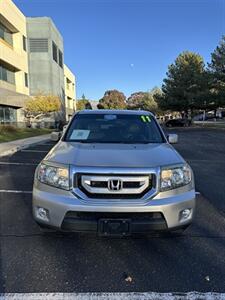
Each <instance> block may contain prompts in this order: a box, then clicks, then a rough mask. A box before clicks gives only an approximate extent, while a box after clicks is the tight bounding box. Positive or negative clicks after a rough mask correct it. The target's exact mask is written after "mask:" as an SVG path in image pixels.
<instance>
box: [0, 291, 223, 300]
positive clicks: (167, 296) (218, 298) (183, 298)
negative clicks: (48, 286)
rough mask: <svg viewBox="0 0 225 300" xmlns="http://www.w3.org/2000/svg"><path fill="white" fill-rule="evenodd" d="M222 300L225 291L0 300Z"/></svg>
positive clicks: (3, 297)
mask: <svg viewBox="0 0 225 300" xmlns="http://www.w3.org/2000/svg"><path fill="white" fill-rule="evenodd" d="M25 299H26V300H157V299H162V300H187V299H191V300H209V299H215V300H224V299H225V293H212V292H209V293H198V292H189V293H177V294H176V293H155V292H148V293H138V292H136V293H26V294H22V293H15V294H13V293H9V294H0V300H25Z"/></svg>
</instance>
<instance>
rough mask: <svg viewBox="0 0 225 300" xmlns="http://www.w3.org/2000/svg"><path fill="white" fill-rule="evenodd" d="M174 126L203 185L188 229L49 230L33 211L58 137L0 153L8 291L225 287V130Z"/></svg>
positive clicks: (0, 265) (2, 279)
mask: <svg viewBox="0 0 225 300" xmlns="http://www.w3.org/2000/svg"><path fill="white" fill-rule="evenodd" d="M170 131H173V132H176V133H178V134H179V138H180V140H179V143H178V144H177V145H176V149H177V150H178V151H179V152H180V153H181V154H182V155H183V157H184V158H185V159H186V160H187V161H188V162H189V163H190V165H191V166H192V168H193V170H194V173H195V178H196V190H197V191H199V192H200V193H201V195H199V196H198V199H197V214H196V219H195V221H194V223H193V225H192V226H191V227H190V228H189V229H188V230H187V231H185V233H184V234H183V235H172V236H170V235H166V236H160V235H159V236H158V235H152V236H147V237H143V236H142V237H133V238H127V239H109V238H108V239H106V238H99V237H96V236H93V235H81V234H70V235H56V234H49V235H44V234H43V233H42V232H41V231H40V229H39V227H38V226H37V225H36V224H35V222H34V221H33V219H32V215H31V196H32V195H31V190H32V183H33V175H34V170H35V168H36V166H37V164H38V163H39V161H40V160H41V159H42V158H43V157H44V156H45V155H46V153H47V151H49V150H50V149H51V147H52V146H53V144H52V142H47V143H45V144H42V145H38V146H33V147H30V148H28V149H26V150H22V151H20V152H18V153H16V154H14V155H13V156H11V157H4V158H3V157H2V158H0V293H16V292H19V293H28V292H30V293H35V292H90V291H91V292H102V291H104V292H128V291H129V292H131V291H139V292H143V291H154V292H189V291H199V292H209V291H210V292H225V180H224V178H225V177H224V172H225V130H219V129H216V130H213V129H197V128H184V129H172V130H170ZM128 276H130V278H131V279H132V280H129V281H127V280H125V279H126V278H127V277H128Z"/></svg>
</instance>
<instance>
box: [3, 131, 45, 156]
mask: <svg viewBox="0 0 225 300" xmlns="http://www.w3.org/2000/svg"><path fill="white" fill-rule="evenodd" d="M48 140H50V134H44V135H38V136H34V137H30V138H26V139H21V140H15V141H12V142H6V143H0V157H1V156H6V155H12V154H13V153H15V152H17V151H19V150H21V149H25V148H27V147H29V146H30V145H36V144H40V143H42V142H46V141H48Z"/></svg>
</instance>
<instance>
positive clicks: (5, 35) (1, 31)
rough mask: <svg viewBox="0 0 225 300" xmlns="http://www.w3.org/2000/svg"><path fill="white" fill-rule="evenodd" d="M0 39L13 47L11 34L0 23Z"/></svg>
mask: <svg viewBox="0 0 225 300" xmlns="http://www.w3.org/2000/svg"><path fill="white" fill-rule="evenodd" d="M0 38H1V39H3V40H4V41H5V42H7V43H8V44H9V45H11V46H13V37H12V33H11V32H10V31H9V30H8V29H7V28H6V27H5V26H4V25H3V24H2V23H0Z"/></svg>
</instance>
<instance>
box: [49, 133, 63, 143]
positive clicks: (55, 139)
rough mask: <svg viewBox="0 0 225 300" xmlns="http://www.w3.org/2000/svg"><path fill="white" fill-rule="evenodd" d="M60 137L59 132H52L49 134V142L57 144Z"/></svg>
mask: <svg viewBox="0 0 225 300" xmlns="http://www.w3.org/2000/svg"><path fill="white" fill-rule="evenodd" d="M60 137H61V133H60V132H56V131H53V132H52V133H51V140H52V141H53V142H58V141H59V139H60Z"/></svg>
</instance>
